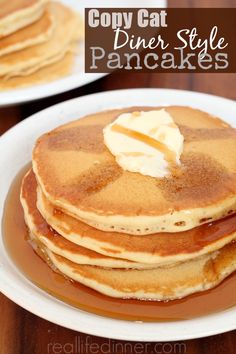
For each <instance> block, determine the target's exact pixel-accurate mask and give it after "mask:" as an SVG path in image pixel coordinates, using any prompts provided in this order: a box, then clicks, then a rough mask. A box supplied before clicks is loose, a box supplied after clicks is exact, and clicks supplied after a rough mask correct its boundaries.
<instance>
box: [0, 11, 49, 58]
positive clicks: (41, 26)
mask: <svg viewBox="0 0 236 354" xmlns="http://www.w3.org/2000/svg"><path fill="white" fill-rule="evenodd" d="M54 26H55V20H54V17H53V16H52V14H50V11H49V7H47V8H46V10H45V12H44V14H43V16H42V17H41V18H40V19H39V20H38V21H36V22H34V23H32V24H31V25H29V26H27V27H24V28H22V29H21V30H19V31H17V32H15V33H13V34H12V35H11V36H7V37H5V38H2V39H1V40H0V56H2V55H5V54H9V53H12V52H16V51H18V50H21V49H25V48H27V47H30V46H32V45H35V44H39V43H43V42H45V41H47V40H48V39H49V38H50V37H51V35H52V32H53V29H54Z"/></svg>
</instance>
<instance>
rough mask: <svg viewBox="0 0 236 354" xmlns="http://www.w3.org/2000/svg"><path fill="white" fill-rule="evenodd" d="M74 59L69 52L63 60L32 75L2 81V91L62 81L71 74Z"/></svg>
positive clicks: (0, 88)
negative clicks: (61, 79)
mask: <svg viewBox="0 0 236 354" xmlns="http://www.w3.org/2000/svg"><path fill="white" fill-rule="evenodd" d="M72 49H73V48H72ZM74 59H75V56H74V53H73V51H72V52H70V51H68V52H67V53H66V54H65V55H64V57H63V58H62V59H61V60H59V61H57V62H56V63H53V64H51V65H47V66H45V67H43V68H42V69H39V70H38V71H36V72H34V73H32V74H28V75H27V76H22V75H21V76H14V77H11V78H10V79H8V80H0V91H6V90H11V89H16V88H24V87H28V86H32V85H38V84H44V83H48V82H50V81H53V80H57V79H60V78H62V77H64V76H66V75H68V74H70V73H71V71H72V68H73V64H74Z"/></svg>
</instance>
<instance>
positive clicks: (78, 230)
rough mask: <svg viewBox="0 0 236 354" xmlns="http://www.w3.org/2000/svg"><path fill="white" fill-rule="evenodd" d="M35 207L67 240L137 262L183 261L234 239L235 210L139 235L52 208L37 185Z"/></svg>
mask: <svg viewBox="0 0 236 354" xmlns="http://www.w3.org/2000/svg"><path fill="white" fill-rule="evenodd" d="M37 207H38V209H39V211H40V213H41V214H42V215H43V217H44V219H45V220H46V221H47V223H48V224H49V225H51V227H52V228H53V229H54V230H56V231H57V232H58V233H59V234H60V235H62V236H63V237H64V238H66V239H67V240H69V241H71V242H73V243H75V244H77V245H80V246H83V247H86V248H89V249H92V250H94V251H96V252H98V253H101V254H104V255H107V256H110V257H119V258H124V259H128V260H131V261H134V262H139V263H149V264H156V265H157V264H159V265H165V264H169V263H175V262H179V261H185V260H188V259H191V258H195V257H199V256H201V255H204V254H207V253H209V252H213V251H215V250H218V249H219V248H222V247H223V246H225V245H226V244H227V243H230V242H231V241H233V240H235V239H236V214H235V215H233V216H231V217H228V218H226V219H222V220H219V221H215V222H214V223H208V224H204V225H201V226H199V227H197V228H194V229H192V230H188V231H182V232H178V233H157V234H152V235H147V236H146V237H142V236H139V235H137V236H135V235H128V234H123V233H118V232H104V231H101V230H97V229H95V228H93V227H91V226H89V225H87V224H85V223H83V222H81V221H79V220H77V219H75V218H73V217H71V216H68V215H66V214H65V213H62V212H61V211H58V210H57V209H55V208H54V207H53V205H52V204H50V203H49V202H48V201H47V199H46V198H45V196H44V195H43V193H42V192H41V190H40V189H39V188H38V197H37Z"/></svg>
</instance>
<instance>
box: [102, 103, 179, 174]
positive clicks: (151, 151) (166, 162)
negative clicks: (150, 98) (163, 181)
mask: <svg viewBox="0 0 236 354" xmlns="http://www.w3.org/2000/svg"><path fill="white" fill-rule="evenodd" d="M103 134H104V142H105V145H106V146H107V148H108V149H109V150H110V152H111V153H112V154H113V155H114V156H115V158H116V161H117V163H118V164H119V165H120V166H121V167H122V168H123V169H124V170H126V171H130V172H139V173H141V174H143V175H147V176H151V177H165V176H167V175H169V174H170V172H171V168H172V167H173V166H175V165H179V164H180V156H181V153H182V152H183V141H184V137H183V135H182V134H181V133H180V130H179V128H178V126H177V125H176V124H175V123H174V121H173V118H172V117H171V115H170V114H169V113H168V112H167V111H166V110H165V109H160V110H153V111H148V112H142V111H141V112H132V113H124V114H121V115H120V116H119V117H118V118H117V119H116V120H115V121H114V122H112V123H111V124H109V125H107V126H106V127H105V128H104V129H103Z"/></svg>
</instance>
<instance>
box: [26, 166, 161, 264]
mask: <svg viewBox="0 0 236 354" xmlns="http://www.w3.org/2000/svg"><path fill="white" fill-rule="evenodd" d="M36 188H37V183H36V179H35V176H34V174H33V172H32V170H30V171H29V172H28V173H27V174H26V176H25V177H24V179H23V182H22V188H21V204H22V206H23V209H24V217H25V222H26V224H27V226H28V228H29V231H30V235H31V239H33V240H35V241H36V242H37V243H38V244H39V247H40V246H41V248H44V247H46V248H47V249H49V250H50V251H52V252H54V253H56V254H57V255H60V256H63V257H64V258H66V259H68V260H70V261H72V262H74V263H78V264H87V265H95V266H101V267H112V268H136V269H138V268H142V269H144V268H145V269H147V268H149V269H150V268H153V267H154V265H150V264H142V263H135V262H132V261H128V260H124V259H119V258H112V257H107V256H104V255H102V254H99V253H97V252H94V251H91V250H89V249H87V248H84V247H81V246H78V245H76V244H75V243H72V242H70V241H68V240H67V239H65V238H64V237H62V236H60V235H59V234H58V233H57V232H56V231H54V230H53V229H52V228H51V227H50V226H49V225H48V224H47V223H46V221H45V220H44V219H43V217H42V216H41V214H40V213H39V211H38V209H37V207H36V201H37V193H36Z"/></svg>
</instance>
